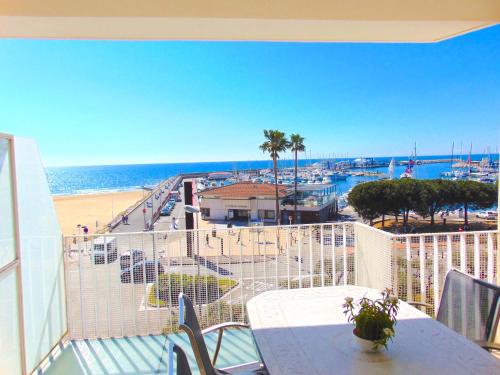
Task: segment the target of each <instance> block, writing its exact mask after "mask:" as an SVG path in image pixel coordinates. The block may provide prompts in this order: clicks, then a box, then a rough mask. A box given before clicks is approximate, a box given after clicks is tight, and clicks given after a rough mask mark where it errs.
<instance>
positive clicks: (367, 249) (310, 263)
mask: <svg viewBox="0 0 500 375" xmlns="http://www.w3.org/2000/svg"><path fill="white" fill-rule="evenodd" d="M64 249H65V250H64V252H65V254H64V263H65V276H66V293H67V312H68V329H69V335H70V337H71V338H73V339H82V338H105V337H121V336H132V335H147V334H159V333H162V332H171V331H175V330H176V327H177V326H178V308H177V298H176V296H177V294H178V293H179V292H181V291H182V292H184V293H186V294H187V295H188V296H189V297H190V298H191V299H192V300H193V301H194V303H195V305H196V309H197V312H198V313H199V318H200V321H201V322H202V325H203V326H209V325H213V324H216V323H220V322H224V321H229V320H232V321H235V320H236V321H244V320H245V319H246V314H245V303H246V302H247V301H248V300H249V299H250V298H252V297H254V296H256V295H258V294H260V293H262V292H265V291H267V290H274V289H280V288H314V287H319V286H330V285H346V284H356V285H363V286H367V287H373V288H377V289H383V288H392V289H393V290H394V292H395V293H397V294H398V296H399V297H400V298H402V299H403V300H414V301H421V302H427V303H429V304H431V305H432V306H433V309H430V310H429V311H428V313H429V314H433V313H434V312H435V310H436V308H437V301H438V299H437V298H435V296H439V295H440V292H441V288H442V286H443V280H444V276H445V274H446V272H447V270H448V269H449V268H451V267H456V268H459V269H461V270H463V271H465V272H468V273H471V274H474V275H475V276H477V277H480V278H482V279H485V280H489V281H493V280H494V279H495V276H496V272H497V271H496V253H497V236H496V231H484V232H461V233H436V234H414V235H392V234H390V233H387V232H384V231H381V230H378V229H375V228H372V227H369V226H366V225H364V224H361V223H329V224H313V225H300V226H278V227H253V228H237V229H236V228H233V229H217V230H216V232H215V233H214V232H212V230H199V231H197V230H193V231H169V232H144V233H126V234H116V235H115V234H108V235H105V236H104V235H101V236H97V235H96V236H88V237H87V238H85V237H83V236H71V237H66V238H65V239H64ZM144 259H146V260H147V263H146V266H144V263H142V262H143V260H144Z"/></svg>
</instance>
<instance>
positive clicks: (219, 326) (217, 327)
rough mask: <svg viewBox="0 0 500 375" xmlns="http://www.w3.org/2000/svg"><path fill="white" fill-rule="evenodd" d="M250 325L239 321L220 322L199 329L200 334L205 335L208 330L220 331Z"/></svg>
mask: <svg viewBox="0 0 500 375" xmlns="http://www.w3.org/2000/svg"><path fill="white" fill-rule="evenodd" d="M249 327H250V326H249V325H248V324H245V323H240V322H226V323H221V324H216V325H214V326H211V327H208V328H205V329H204V330H202V331H201V334H202V335H205V334H207V333H210V332H215V331H220V330H225V329H227V328H249Z"/></svg>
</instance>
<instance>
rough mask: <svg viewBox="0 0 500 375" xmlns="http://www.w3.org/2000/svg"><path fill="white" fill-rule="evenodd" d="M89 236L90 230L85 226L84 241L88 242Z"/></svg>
mask: <svg viewBox="0 0 500 375" xmlns="http://www.w3.org/2000/svg"><path fill="white" fill-rule="evenodd" d="M88 234H89V228H87V226H86V225H84V226H83V235H84V237H83V240H84V241H87V235H88Z"/></svg>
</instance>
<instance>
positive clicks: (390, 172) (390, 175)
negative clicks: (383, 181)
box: [387, 158, 396, 180]
mask: <svg viewBox="0 0 500 375" xmlns="http://www.w3.org/2000/svg"><path fill="white" fill-rule="evenodd" d="M395 164H396V162H395V161H394V158H392V159H391V162H390V163H389V168H388V169H387V173H388V175H389V180H392V179H393V178H394V166H395Z"/></svg>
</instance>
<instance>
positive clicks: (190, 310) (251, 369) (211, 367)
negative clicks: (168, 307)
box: [179, 293, 268, 375]
mask: <svg viewBox="0 0 500 375" xmlns="http://www.w3.org/2000/svg"><path fill="white" fill-rule="evenodd" d="M179 321H180V322H179V328H180V329H181V330H182V331H184V332H186V333H187V335H188V338H189V342H190V343H191V347H192V349H193V352H194V356H195V359H196V364H197V365H198V368H199V370H200V373H201V375H221V374H254V375H257V374H258V375H268V372H267V370H266V368H265V366H264V364H263V363H262V362H257V361H256V362H249V363H243V364H240V365H236V366H231V367H226V368H216V367H215V366H216V362H217V357H218V355H219V351H220V349H221V344H222V336H223V334H224V331H225V330H227V329H230V328H237V329H241V328H248V325H247V324H244V323H239V322H227V323H221V324H217V325H215V326H212V327H209V328H207V329H204V330H201V328H200V324H199V322H198V319H197V317H196V313H195V310H194V307H193V303H192V302H191V300H190V299H189V298H188V297H187V296H185V295H184V294H183V293H181V294H179ZM216 331H217V332H218V336H217V344H216V347H215V351H214V354H213V358H210V355H209V353H208V349H207V345H206V343H205V339H204V337H203V336H204V335H206V334H207V333H210V332H216Z"/></svg>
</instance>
